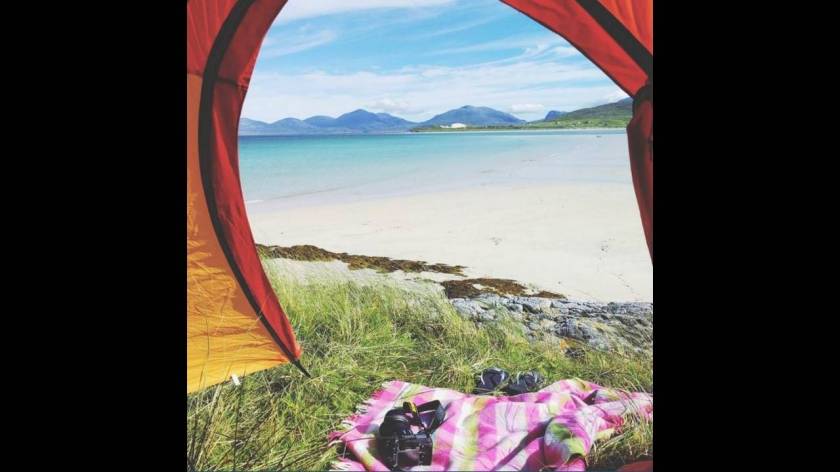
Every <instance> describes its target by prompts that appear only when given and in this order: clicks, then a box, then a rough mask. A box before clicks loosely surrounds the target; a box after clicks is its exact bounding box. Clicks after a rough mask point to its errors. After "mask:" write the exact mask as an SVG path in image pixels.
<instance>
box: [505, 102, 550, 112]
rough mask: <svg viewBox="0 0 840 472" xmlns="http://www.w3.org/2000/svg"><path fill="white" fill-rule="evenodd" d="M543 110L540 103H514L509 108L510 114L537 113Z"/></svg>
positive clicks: (543, 107)
mask: <svg viewBox="0 0 840 472" xmlns="http://www.w3.org/2000/svg"><path fill="white" fill-rule="evenodd" d="M543 110H545V106H543V105H542V104H541V103H515V104H513V105H511V106H510V112H511V113H538V112H541V111H543Z"/></svg>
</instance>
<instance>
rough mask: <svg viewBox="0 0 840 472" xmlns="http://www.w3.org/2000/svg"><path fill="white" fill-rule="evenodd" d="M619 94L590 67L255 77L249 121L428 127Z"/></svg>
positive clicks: (519, 65) (522, 65)
mask: <svg viewBox="0 0 840 472" xmlns="http://www.w3.org/2000/svg"><path fill="white" fill-rule="evenodd" d="M620 94H623V92H621V91H620V89H619V88H618V87H617V86H616V85H614V84H613V83H612V82H611V81H610V80H609V79H608V78H606V76H605V75H604V73H603V72H601V71H600V70H598V69H597V68H596V67H595V66H593V65H592V64H589V63H579V64H566V63H557V62H546V61H538V60H526V61H522V62H515V63H511V62H503V61H497V62H490V63H484V64H478V65H474V66H461V67H444V66H412V67H406V68H403V69H400V70H397V71H390V72H380V71H360V72H354V73H349V74H335V73H328V72H325V71H314V72H307V73H299V74H291V73H288V74H286V73H278V72H274V73H271V72H265V73H261V72H256V73H255V75H254V76H253V77H252V79H251V86H250V90H249V92H248V95H247V98H246V100H245V107H244V110H243V116H246V117H248V118H254V119H258V120H263V121H274V120H277V119H280V118H285V117H288V116H294V117H298V118H306V117H308V116H311V115H316V114H324V115H331V116H337V115H340V114H342V113H346V112H348V111H351V110H355V109H357V108H372V109H375V110H376V111H380V110H381V111H387V112H389V113H395V114H397V115H398V116H401V117H403V118H406V119H410V120H415V121H422V120H426V119H428V118H431V117H432V116H433V115H435V114H437V113H441V112H443V111H446V110H449V109H452V108H456V107H460V106H462V105H475V106H489V107H492V108H496V109H499V110H512V109H513V107H514V106H517V105H518V106H521V105H523V104H525V105H533V104H542V105H543V107H544V108H543V110H544V109H551V110H574V109H577V108H583V107H588V106H593V105H598V104H603V103H608V102H610V101H615V100H617V99H619V98H623V95H620ZM540 115H541V113H540V111H538V110H536V109H535V108H531V109H530V110H529V109H522V111H520V112H518V115H517V116H520V117H522V118H525V119H536V118H541V116H540Z"/></svg>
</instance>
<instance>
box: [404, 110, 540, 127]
mask: <svg viewBox="0 0 840 472" xmlns="http://www.w3.org/2000/svg"><path fill="white" fill-rule="evenodd" d="M452 123H464V124H465V125H473V126H487V125H518V124H521V123H525V120H520V119H519V118H517V117H515V116H513V115H511V114H509V113H505V112H502V111H499V110H494V109H492V108H488V107H474V106H470V105H466V106H463V107H461V108H456V109H454V110H449V111H447V112H445V113H441V114H440V115H436V116H434V117H433V118H432V119H430V120H427V121H424V122H423V123H421V125H422V126H431V125H451V124H452Z"/></svg>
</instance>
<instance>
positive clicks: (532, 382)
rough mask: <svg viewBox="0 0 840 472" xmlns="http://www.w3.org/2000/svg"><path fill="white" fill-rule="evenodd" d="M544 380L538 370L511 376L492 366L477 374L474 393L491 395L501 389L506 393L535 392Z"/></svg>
mask: <svg viewBox="0 0 840 472" xmlns="http://www.w3.org/2000/svg"><path fill="white" fill-rule="evenodd" d="M542 381H543V378H542V376H541V375H540V374H539V372H536V371H528V372H520V373H518V374H516V376H515V377H513V378H511V376H510V374H508V373H507V372H506V371H504V370H503V369H500V368H498V367H491V368H489V369H484V370H483V371H482V372H481V373H480V374H479V375H478V376H476V381H475V383H476V387H475V389H474V390H473V394H475V395H489V394H492V393H493V392H496V391H499V390H501V391H502V392H503V393H504V394H505V395H519V394H521V393H528V392H535V391H537V390H539V388H540V385H541V384H542Z"/></svg>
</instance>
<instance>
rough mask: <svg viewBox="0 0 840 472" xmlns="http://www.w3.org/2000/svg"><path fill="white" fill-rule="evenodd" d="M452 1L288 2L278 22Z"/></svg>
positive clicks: (308, 0)
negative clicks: (355, 11)
mask: <svg viewBox="0 0 840 472" xmlns="http://www.w3.org/2000/svg"><path fill="white" fill-rule="evenodd" d="M452 2H454V0H289V3H288V4H286V6H285V7H283V10H282V11H281V12H280V15H279V16H278V17H277V21H278V22H289V21H294V20H300V19H302V18H313V17H316V16H324V15H332V14H335V13H345V12H349V11H354V10H370V9H374V8H422V7H432V6H438V5H445V4H447V3H452Z"/></svg>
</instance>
